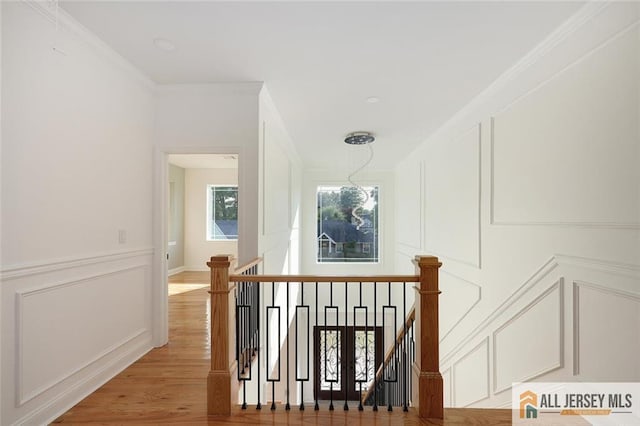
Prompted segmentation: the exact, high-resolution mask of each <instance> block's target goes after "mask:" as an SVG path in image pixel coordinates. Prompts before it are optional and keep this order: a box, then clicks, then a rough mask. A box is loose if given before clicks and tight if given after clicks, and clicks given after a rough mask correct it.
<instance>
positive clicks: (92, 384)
mask: <svg viewBox="0 0 640 426" xmlns="http://www.w3.org/2000/svg"><path fill="white" fill-rule="evenodd" d="M151 349H153V347H152V345H151V335H150V334H148V335H147V336H146V337H145V338H143V339H142V340H140V341H139V342H137V343H136V344H134V345H133V346H132V347H131V348H129V349H127V350H126V351H124V353H122V354H120V355H119V356H117V357H115V358H114V359H113V360H111V361H109V362H107V363H106V364H105V365H103V366H102V367H100V368H98V369H97V370H96V371H95V372H94V373H93V374H91V375H89V376H87V377H85V378H83V379H81V380H79V381H78V382H76V383H74V384H73V385H71V386H70V387H69V388H68V389H66V390H64V391H62V392H61V393H60V394H59V395H58V396H56V397H55V398H53V399H51V400H49V401H46V402H45V403H44V404H43V405H42V406H40V407H36V408H35V409H34V410H32V411H31V412H30V413H29V414H27V415H26V416H24V417H22V418H20V419H18V420H17V421H15V422H14V423H12V425H25V424H34V425H35V424H50V423H51V422H53V421H54V420H55V419H57V418H58V417H60V416H61V415H62V414H64V413H65V412H67V411H68V410H69V409H71V408H72V407H73V406H74V405H76V404H77V403H78V402H80V401H82V400H83V399H84V398H86V397H87V396H89V395H90V394H91V393H93V392H95V391H96V390H97V389H98V388H100V387H101V386H102V385H104V384H105V383H107V382H108V381H109V380H111V379H112V378H113V377H115V376H116V375H118V374H120V373H121V372H122V371H123V370H124V369H125V368H127V367H129V366H130V365H131V364H133V363H134V362H136V361H137V360H138V359H140V358H141V357H142V356H144V355H145V354H146V353H147V352H149V351H150V350H151Z"/></svg>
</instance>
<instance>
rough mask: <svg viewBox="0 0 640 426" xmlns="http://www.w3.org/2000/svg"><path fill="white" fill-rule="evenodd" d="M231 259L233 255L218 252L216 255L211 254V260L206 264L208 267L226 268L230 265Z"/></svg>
mask: <svg viewBox="0 0 640 426" xmlns="http://www.w3.org/2000/svg"><path fill="white" fill-rule="evenodd" d="M232 260H233V255H231V254H219V255H216V256H211V260H210V261H209V262H207V266H208V267H209V268H214V267H217V268H228V267H229V266H231V261H232Z"/></svg>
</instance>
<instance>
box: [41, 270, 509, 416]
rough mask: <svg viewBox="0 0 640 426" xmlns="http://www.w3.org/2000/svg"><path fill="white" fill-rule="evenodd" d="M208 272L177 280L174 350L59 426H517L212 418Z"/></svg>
mask: <svg viewBox="0 0 640 426" xmlns="http://www.w3.org/2000/svg"><path fill="white" fill-rule="evenodd" d="M208 280H209V273H208V272H184V273H181V274H177V275H174V276H172V277H171V278H170V294H171V296H170V297H169V324H170V327H169V343H168V344H167V345H165V346H163V347H162V348H156V349H153V350H152V351H150V352H149V353H148V354H146V355H145V356H144V357H142V358H141V359H140V360H138V361H137V362H136V363H134V364H133V365H131V366H130V367H128V368H127V369H125V370H124V371H123V372H122V373H120V374H118V375H117V376H116V377H114V378H113V379H112V380H110V381H109V382H107V383H106V384H105V385H104V386H102V387H101V388H100V389H98V390H97V391H95V392H94V393H93V394H91V395H89V396H88V397H87V398H85V399H84V400H82V401H81V402H80V403H78V404H77V405H76V406H74V407H73V408H72V409H70V410H69V411H67V412H66V413H65V414H63V415H62V416H60V417H59V418H58V419H56V420H55V421H54V422H53V423H54V424H64V425H194V426H195V425H226V426H232V425H238V426H239V425H249V424H253V425H255V424H267V425H281V424H285V425H291V426H307V425H344V426H346V425H349V426H392V425H402V424H404V425H445V426H448V425H460V426H462V425H470V426H475V425H477V426H484V425H486V426H489V425H492V426H494V425H495V426H501V425H510V424H511V411H510V410H481V409H457V408H450V409H445V419H444V421H425V420H421V419H419V418H418V416H417V414H416V412H415V410H413V409H412V410H410V411H409V412H408V413H403V412H402V411H401V410H396V411H394V412H392V413H388V412H387V411H385V410H381V411H378V412H373V411H371V409H370V408H367V409H365V411H363V412H359V411H357V409H356V408H355V407H353V408H352V409H351V410H349V411H348V412H345V411H342V410H341V409H339V410H336V411H328V410H327V409H326V408H323V409H322V410H321V411H313V407H312V406H307V408H306V409H305V411H302V412H301V411H299V409H298V407H293V408H292V409H291V411H289V412H287V411H285V410H284V408H283V407H282V406H279V407H278V409H277V410H276V411H271V410H269V407H268V406H266V407H264V408H263V409H262V410H259V411H258V410H256V409H255V407H249V408H248V409H247V410H241V409H240V407H236V408H234V410H233V413H232V416H230V417H210V416H207V415H206V410H207V407H206V391H207V390H206V377H207V373H208V371H209V356H210V348H209V336H208V324H207V298H208V296H209V295H208V293H207V289H208V288H207V286H206V283H207V282H208Z"/></svg>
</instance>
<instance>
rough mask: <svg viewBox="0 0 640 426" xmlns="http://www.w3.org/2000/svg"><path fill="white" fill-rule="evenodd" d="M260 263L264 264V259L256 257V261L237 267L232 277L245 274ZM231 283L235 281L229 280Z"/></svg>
mask: <svg viewBox="0 0 640 426" xmlns="http://www.w3.org/2000/svg"><path fill="white" fill-rule="evenodd" d="M260 262H262V258H261V257H256V258H255V259H253V260H251V261H249V262H247V263H245V264H244V265H242V266H238V267H236V268H235V269H234V271H233V274H232V276H233V275H240V274H242V273H243V272H245V271H248V270H249V269H250V268H251V267H253V266H255V265H257V264H259V263H260ZM229 281H233V280H229ZM238 281H247V280H238Z"/></svg>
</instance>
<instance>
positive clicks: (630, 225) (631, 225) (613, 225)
mask: <svg viewBox="0 0 640 426" xmlns="http://www.w3.org/2000/svg"><path fill="white" fill-rule="evenodd" d="M603 3H604V4H606V2H603ZM639 25H640V21H635V22H633V23H631V24H630V25H627V26H626V27H625V28H623V29H622V30H620V31H618V32H616V33H615V34H614V35H612V36H611V37H609V38H608V39H606V40H605V41H603V42H602V43H600V44H598V45H597V46H595V47H593V48H592V49H591V50H589V51H588V52H586V53H585V54H583V55H582V56H580V57H579V58H578V59H576V60H574V61H573V62H571V63H570V64H568V65H566V66H565V67H564V68H562V69H561V70H559V71H558V72H556V73H555V74H553V75H552V76H550V77H549V78H547V79H546V80H544V81H542V82H540V83H539V84H538V85H536V86H535V87H533V88H532V89H530V90H528V91H527V92H525V93H523V94H522V95H520V96H518V97H517V98H515V99H514V100H512V101H511V102H510V103H509V104H507V105H506V106H504V107H503V108H502V109H501V110H499V111H498V112H496V113H495V114H494V116H492V117H491V143H490V155H489V168H490V169H491V186H490V188H491V189H490V190H491V193H490V195H489V200H490V201H489V202H490V206H491V207H490V211H491V214H490V221H489V224H490V225H497V226H553V227H560V228H595V229H633V230H635V229H640V222H562V221H514V220H503V221H497V220H496V219H495V210H496V209H495V184H494V183H495V121H496V116H499V115H500V114H501V113H504V112H505V111H506V110H508V109H510V108H512V107H513V106H514V105H516V104H518V103H519V102H521V101H522V100H523V99H525V98H526V97H527V96H529V95H531V94H533V93H535V92H537V91H538V90H540V89H542V88H543V87H545V86H546V85H547V84H549V83H550V82H552V81H553V80H555V79H556V78H558V77H560V76H562V75H563V74H564V73H565V72H567V71H569V70H570V69H572V68H574V67H575V66H577V65H579V64H580V63H582V62H583V61H585V60H587V59H588V58H589V57H590V56H592V55H594V54H596V53H597V52H599V51H600V50H602V49H604V48H605V47H607V46H608V45H609V44H611V43H613V42H614V41H616V40H618V39H619V38H621V37H623V36H624V35H626V34H627V33H628V32H630V31H631V30H633V29H634V28H636V27H638V26H639Z"/></svg>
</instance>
